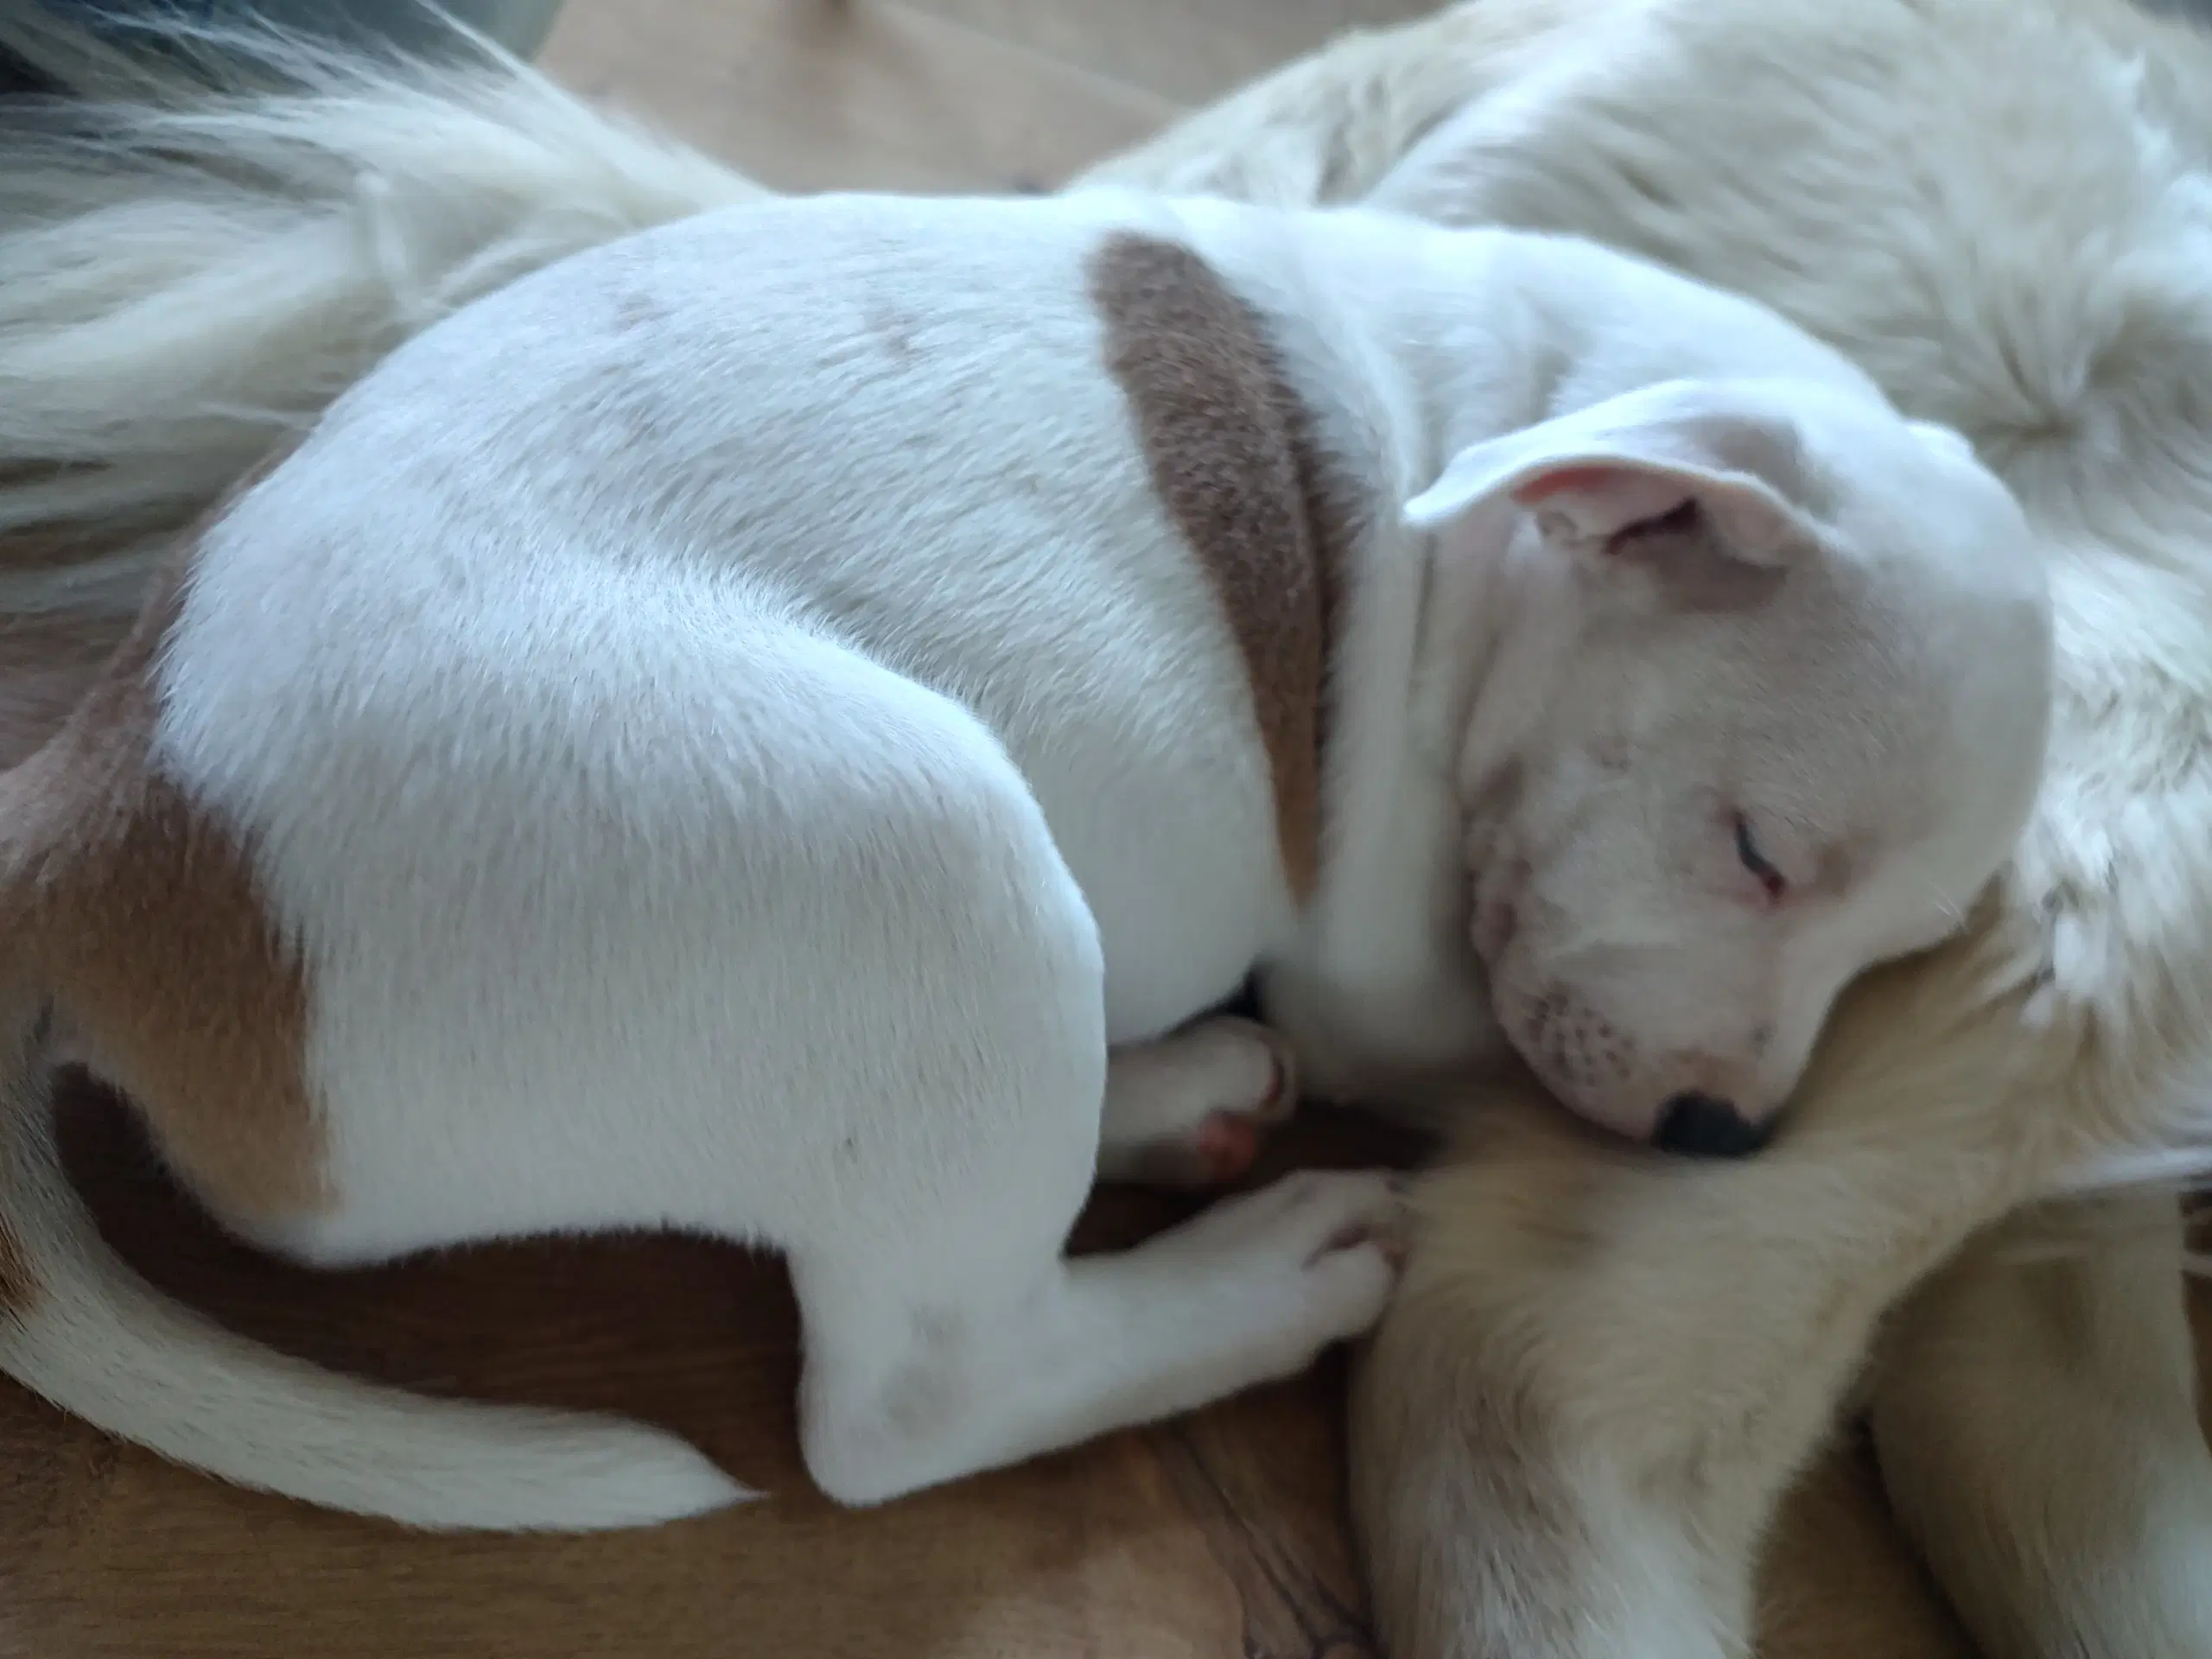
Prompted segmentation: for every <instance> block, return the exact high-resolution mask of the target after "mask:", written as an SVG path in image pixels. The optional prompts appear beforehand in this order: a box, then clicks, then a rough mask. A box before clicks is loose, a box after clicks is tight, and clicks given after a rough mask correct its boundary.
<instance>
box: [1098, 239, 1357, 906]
mask: <svg viewBox="0 0 2212 1659" xmlns="http://www.w3.org/2000/svg"><path fill="white" fill-rule="evenodd" d="M1090 283H1091V297H1092V299H1093V301H1094V302H1095V303H1096V305H1097V307H1098V308H1099V311H1100V312H1101V313H1102V314H1103V316H1104V318H1105V320H1106V365H1107V368H1108V369H1109V372H1111V373H1112V374H1113V376H1114V378H1115V379H1116V380H1117V381H1119V382H1120V383H1121V386H1122V391H1123V393H1124V394H1125V395H1126V396H1127V397H1128V400H1129V408H1130V412H1131V413H1132V414H1133V415H1134V416H1135V421H1136V429H1137V437H1138V441H1139V442H1141V444H1142V445H1143V448H1144V452H1145V460H1146V462H1147V466H1148V467H1150V469H1151V474H1152V483H1153V487H1154V490H1156V491H1157V492H1158V493H1159V495H1160V500H1161V501H1162V502H1163V503H1165V504H1166V508H1167V512H1168V516H1169V517H1170V518H1173V520H1174V521H1175V524H1176V527H1177V528H1178V529H1179V530H1180V531H1182V533H1183V537H1184V539H1185V541H1187V542H1188V543H1190V545H1191V550H1192V552H1194V553H1196V554H1197V555H1198V562H1199V563H1201V564H1202V565H1204V566H1205V570H1206V574H1207V575H1208V577H1209V578H1210V579H1211V581H1212V583H1213V586H1214V590H1215V592H1216V594H1217V595H1218V596H1219V599H1220V601H1221V606H1222V609H1223V611H1224V613H1225V614H1226V615H1227V617H1228V619H1229V626H1230V632H1231V633H1232V634H1233V635H1234V636H1235V638H1236V646H1237V650H1238V651H1239V652H1240V653H1241V654H1242V655H1243V658H1244V668H1245V672H1246V674H1247V676H1248V677H1249V679H1250V681H1251V685H1252V708H1253V713H1254V715H1255V717H1256V719H1257V720H1258V722H1259V728H1260V740H1261V742H1262V744H1263V745H1264V746H1265V747H1266V749H1267V753H1268V770H1269V772H1270V773H1271V775H1272V777H1273V779H1274V796H1275V834H1276V839H1277V842H1278V843H1279V845H1280V849H1281V858H1282V867H1283V874H1284V876H1285V877H1286V879H1287V880H1288V882H1289V884H1290V888H1291V891H1292V892H1293V893H1294V894H1296V895H1297V896H1298V897H1299V898H1300V899H1305V898H1306V897H1307V896H1308V895H1309V894H1311V893H1312V892H1313V883H1314V880H1315V877H1316V875H1317V874H1318V872H1319V865H1320V795H1321V741H1322V737H1323V731H1322V725H1323V721H1324V719H1325V707H1324V700H1325V696H1326V678H1327V674H1328V665H1329V661H1328V659H1329V649H1330V645H1331V643H1332V632H1331V630H1332V622H1333V620H1334V612H1335V608H1336V601H1337V594H1338V587H1339V584H1340V582H1341V579H1342V569H1341V564H1342V556H1343V550H1344V543H1345V541H1346V539H1347V538H1348V536H1349V531H1348V528H1347V515H1346V514H1345V512H1344V511H1343V497H1342V495H1341V494H1340V493H1332V491H1331V489H1330V488H1329V480H1328V479H1327V476H1326V468H1325V465H1324V464H1323V462H1322V461H1321V459H1320V457H1319V454H1318V453H1317V450H1316V448H1315V444H1314V442H1313V431H1312V427H1313V415H1312V412H1311V411H1310V410H1308V409H1307V408H1306V405H1305V404H1304V403H1303V402H1302V401H1301V400H1300V397H1299V396H1298V394H1297V392H1296V391H1294V390H1293V389H1292V387H1291V385H1289V383H1288V381H1287V379H1286V378H1285V377H1284V374H1283V371H1282V366H1281V360H1280V358H1279V355H1278V353H1277V352H1276V349H1275V346H1274V341H1273V340H1271V339H1270V338H1269V336H1268V330H1267V326H1266V324H1265V323H1264V321H1262V319H1261V317H1260V316H1259V315H1257V313H1255V311H1254V310H1253V308H1251V307H1250V306H1249V305H1248V304H1247V303H1246V302H1244V301H1243V300H1242V299H1241V298H1239V297H1238V296H1236V294H1235V293H1233V292H1232V291H1231V290H1230V288H1229V287H1228V285H1227V284H1226V283H1224V282H1223V281H1222V279H1221V277H1219V276H1218V275H1217V274H1216V273H1215V271H1214V270H1213V269H1212V268H1211V266H1209V265H1208V264H1206V263H1205V261H1204V260H1203V259H1201V258H1200V257H1198V255H1197V254H1195V253H1193V252H1192V251H1191V250H1190V249H1188V248H1186V247H1184V246H1182V245H1179V244H1178V243H1173V242H1165V241H1160V240H1159V239H1157V238H1151V237H1145V236H1138V235H1131V234H1124V235H1119V236H1116V237H1115V238H1112V239H1111V240H1109V242H1108V243H1107V244H1106V245H1105V246H1104V247H1103V248H1102V249H1101V250H1100V251H1099V252H1098V254H1097V255H1096V257H1095V258H1094V259H1093V261H1092V263H1091V269H1090Z"/></svg>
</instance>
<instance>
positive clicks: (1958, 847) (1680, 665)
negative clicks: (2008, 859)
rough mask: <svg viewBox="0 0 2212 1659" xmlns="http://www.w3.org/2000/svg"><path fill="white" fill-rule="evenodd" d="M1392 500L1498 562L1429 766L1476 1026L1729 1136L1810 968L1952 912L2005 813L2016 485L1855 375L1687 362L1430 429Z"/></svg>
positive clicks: (2038, 729) (1763, 1114)
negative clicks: (1446, 834)
mask: <svg viewBox="0 0 2212 1659" xmlns="http://www.w3.org/2000/svg"><path fill="white" fill-rule="evenodd" d="M1407 518H1408V522H1409V523H1410V524H1413V525H1414V526H1415V527H1416V528H1419V529H1423V530H1426V531H1430V532H1432V533H1433V534H1435V535H1436V536H1437V537H1439V538H1440V539H1439V556H1440V558H1441V559H1445V560H1453V559H1460V560H1475V561H1496V562H1497V563H1496V569H1495V573H1494V574H1495V577H1496V580H1495V581H1492V582H1484V584H1483V588H1484V590H1485V591H1487V592H1488V593H1489V594H1491V596H1492V597H1491V601H1490V602H1491V603H1497V604H1500V605H1503V607H1504V612H1503V615H1504V625H1503V626H1504V631H1503V638H1502V639H1501V640H1500V642H1499V644H1498V645H1497V648H1496V650H1495V652H1494V654H1493V655H1492V657H1491V666H1490V667H1489V669H1488V670H1487V671H1486V673H1485V677H1484V681H1483V683H1482V686H1481V689H1480V690H1479V692H1478V696H1477V697H1476V700H1475V704H1474V711H1475V712H1474V715H1473V718H1472V719H1471V722H1470V725H1469V728H1468V730H1467V732H1466V734H1465V739H1464V747H1463V750H1462V754H1461V787H1462V790H1463V793H1464V798H1465V806H1466V810H1467V812H1468V817H1469V825H1470V829H1469V837H1470V838H1469V846H1468V855H1469V862H1470V867H1471V871H1472V874H1473V878H1474V904H1473V912H1472V913H1473V922H1472V927H1473V930H1474V936H1475V947H1476V949H1477V950H1478V953H1479V954H1480V955H1481V957H1482V958H1483V960H1484V963H1485V965H1486V967H1487V969H1488V970H1489V973H1490V976H1491V983H1492V990H1493V993H1494V996H1495V1001H1496V1004H1497V1013H1498V1016H1499V1018H1500V1020H1501V1021H1502V1022H1503V1026H1504V1028H1505V1030H1506V1033H1507V1034H1508V1036H1509V1037H1510V1039H1511V1040H1512V1042H1513V1044H1514V1046H1516V1048H1517V1049H1518V1050H1519V1051H1520V1052H1521V1053H1522V1057H1523V1058H1525V1059H1526V1060H1527V1061H1528V1062H1529V1065H1531V1066H1532V1067H1533V1068H1534V1069H1535V1071H1536V1072H1537V1074H1538V1075H1539V1076H1540V1077H1541V1078H1542V1079H1543V1080H1544V1082H1545V1083H1546V1084H1548V1086H1549V1087H1550V1088H1551V1089H1552V1090H1554V1091H1555V1092H1556V1093H1557V1094H1559V1095H1560V1096H1561V1097H1562V1098H1563V1099H1564V1100H1565V1101H1566V1102H1567V1103H1568V1104H1569V1105H1570V1106H1572V1107H1573V1108H1574V1109H1577V1110H1579V1111H1580V1112H1581V1113H1583V1114H1584V1115H1586V1116H1589V1117H1591V1118H1593V1119H1595V1120H1597V1121H1599V1122H1602V1123H1605V1124H1606V1125H1609V1126H1610V1127H1611V1128H1616V1129H1618V1130H1620V1131H1622V1132H1624V1133H1625V1134H1628V1135H1634V1136H1637V1137H1638V1138H1645V1139H1651V1140H1656V1141H1658V1142H1659V1143H1660V1144H1662V1145H1664V1146H1669V1147H1674V1148H1675V1149H1677V1150H1681V1151H1686V1152H1701V1153H1713V1154H1726V1153H1733V1152H1742V1151H1748V1150H1751V1148H1752V1147H1755V1146H1756V1145H1757V1144H1758V1142H1759V1141H1760V1139H1761V1138H1762V1137H1763V1135H1764V1131H1765V1128H1767V1126H1768V1125H1769V1123H1770V1121H1771V1119H1772V1117H1773V1116H1774V1114H1775V1113H1776V1112H1777V1110H1778V1109H1780V1107H1781V1105H1782V1104H1783V1101H1784V1099H1785V1098H1786V1097H1787V1096H1789V1093H1790V1091H1791V1090H1792V1089H1793V1088H1794V1087H1795V1085H1796V1081H1797V1078H1798V1077H1799V1075H1800V1073H1801V1072H1802V1070H1803V1069H1804V1066H1805V1064H1806V1061H1807V1058H1808V1054H1809V1052H1810V1051H1811V1049H1812V1046H1813V1043H1814V1040H1815V1038H1816V1037H1817V1035H1818V1034H1819V1032H1820V1029H1821V1024H1822V1022H1823V1021H1824V1020H1825V1019H1826V1017H1827V1011H1828V1009H1829V1007H1830V1006H1831V1005H1832V1004H1833V1002H1834V1000H1835V998H1836V995H1837V994H1838V993H1839V992H1840V990H1841V989H1842V988H1843V987H1844V985H1845V984H1846V983H1847V982H1848V981H1849V980H1851V979H1852V978H1853V976H1856V975H1858V974H1859V973H1860V972H1861V971H1862V970H1864V969H1866V968H1868V967H1870V966H1872V964H1874V963H1878V962H1880V961H1883V960H1885V959H1887V958H1891V957H1897V956H1901V955H1904V954H1906V953H1908V952H1911V951H1914V950H1920V949H1922V948H1924V947H1926V946H1928V945H1930V944H1935V943H1936V942H1937V941H1938V940H1940V939H1942V938H1943V937H1945V936H1946V935H1947V934H1948V933H1950V932H1952V931H1955V930H1956V929H1957V928H1958V927H1959V926H1960V925H1961V923H1962V921H1963V919H1964V917H1965V914H1966V912H1967V907H1968V906H1969V904H1970V903H1971V902H1972V900H1973V899H1974V896H1975V894H1976V893H1977V892H1978V890H1979V889H1980V888H1981V887H1983V885H1984V884H1985V883H1986V881H1987V880H1989V878H1990V876H1991V875H1992V874H1993V873H1994V872H1995V870H1996V869H1997V868H1998V867H1999V864H2000V863H2001V862H2002V861H2004V859H2005V856H2006V855H2007V854H2008V851H2009V849H2010V848H2011V846H2012V842H2013V840H2014V838H2015V836H2016V835H2017V834H2018V831H2019V829H2020V828H2021V826H2022V824H2023V823H2024V820H2025V818H2026V816H2027V814H2028V812H2029V810H2030V808H2031V804H2032V801H2033V797H2034V794H2035V791H2036V787H2037V783H2038V781H2039V779H2040V777H2041V772H2042V766H2043V760H2044V742H2045V735H2046V728H2047V724H2048V720H2049V707H2050V677H2051V638H2050V632H2051V631H2050V603H2049V597H2048V594H2047V591H2046V588H2045V583H2044V572H2043V569H2042V564H2041V562H2040V559H2039V558H2038V556H2037V552H2036V550H2035V548H2034V545H2033V543H2032V541H2031V536H2030V533H2029V531H2028V527H2027V524H2026V523H2025V521H2024V518H2023V516H2022V514H2021V512H2020V509H2019V507H2018V505H2017V503H2016V502H2015V501H2014V499H2013V498H2012V495H2011V494H2010V493H2009V492H2008V491H2007V490H2006V489H2005V486H2003V485H2002V484H2001V483H2000V482H1999V480H1997V479H1996V478H1995V476H1994V475H1993V474H1991V473H1989V472H1988V471H1987V470H1986V469H1985V468H1984V467H1982V466H1981V465H1980V463H1979V462H1978V461H1976V460H1975V458H1974V453H1973V451H1972V448H1970V446H1968V445H1967V442H1965V441H1964V440H1963V439H1962V438H1961V437H1960V436H1958V435H1956V434H1955V433H1952V432H1950V431H1948V430H1947V429H1942V428H1937V427H1933V426H1929V425H1925V424H1923V423H1915V422H1908V421H1906V420H1904V419H1903V418H1902V417H1900V416H1898V415H1897V414H1896V413H1895V412H1894V411H1893V410H1891V409H1889V408H1888V407H1887V406H1885V404H1882V403H1880V402H1879V401H1878V399H1876V398H1874V397H1871V396H1869V395H1867V394H1866V393H1863V392H1859V391H1835V390H1832V389H1828V388H1825V387H1821V386H1819V385H1811V384H1800V383H1795V382H1763V381H1762V382H1725V383H1723V382H1709V383H1707V382H1700V383H1687V382H1685V383H1674V384H1669V385H1662V386H1656V387H1652V388H1648V389H1646V390H1643V391H1637V392H1635V393H1632V394H1630V395H1628V396H1624V397H1617V398H1613V399H1611V400H1609V401H1607V402H1605V403H1603V404H1598V405H1595V406H1593V407H1592V408H1589V409H1586V410H1580V411H1578V412H1576V413H1574V414H1572V415H1568V416H1562V417H1560V418H1559V419H1556V420H1553V421H1549V422H1547V423H1544V424H1542V425H1540V426H1537V427H1534V428H1531V429H1526V430H1523V431H1521V432H1517V433H1515V434H1512V435H1508V436H1506V437H1503V438H1501V439H1497V440H1495V441H1492V442H1486V443H1483V444H1479V445H1477V446H1475V447H1473V448H1469V449H1466V450H1464V451H1462V452H1461V453H1460V454H1458V455H1457V456H1455V457H1454V458H1453V459H1452V461H1451V462H1450V463H1449V465H1448V466H1447V467H1446V469H1445V471H1444V474H1443V475H1442V476H1441V477H1440V479H1439V480H1437V481H1436V483H1435V484H1434V485H1433V486H1432V487H1430V488H1429V489H1428V490H1427V491H1426V492H1424V493H1422V494H1421V495H1420V496H1419V497H1418V498H1417V499H1414V501H1413V502H1412V503H1411V504H1410V505H1408V509H1407Z"/></svg>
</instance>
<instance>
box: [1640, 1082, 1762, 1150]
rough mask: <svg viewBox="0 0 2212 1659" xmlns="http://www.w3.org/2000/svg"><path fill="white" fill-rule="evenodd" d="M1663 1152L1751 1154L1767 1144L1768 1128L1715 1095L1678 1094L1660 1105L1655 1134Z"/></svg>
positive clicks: (1654, 1140) (1656, 1143)
mask: <svg viewBox="0 0 2212 1659" xmlns="http://www.w3.org/2000/svg"><path fill="white" fill-rule="evenodd" d="M1651 1141H1652V1144H1653V1145H1654V1146H1656V1147H1658V1148H1659V1149H1660V1150H1661V1151H1662V1152H1678V1153H1680V1154H1681V1155H1682V1156H1683V1157H1685V1158H1748V1157H1750V1156H1751V1154H1753V1153H1755V1152H1757V1151H1758V1149H1759V1148H1760V1147H1763V1146H1764V1145H1766V1142H1767V1131H1766V1130H1765V1129H1764V1128H1759V1127H1758V1126H1757V1125H1756V1124H1753V1123H1751V1122H1748V1121H1747V1120H1746V1119H1745V1116H1744V1115H1743V1114H1742V1113H1741V1112H1739V1111H1738V1110H1737V1109H1735V1108H1734V1107H1733V1106H1732V1105H1730V1104H1729V1103H1727V1102H1726V1101H1725V1100H1716V1099H1714V1098H1713V1096H1711V1095H1697V1094H1690V1095H1676V1096H1675V1097H1674V1098H1673V1099H1672V1100H1670V1101H1669V1102H1668V1103H1666V1104H1665V1105H1664V1106H1662V1107H1661V1108H1660V1109H1659V1128H1658V1129H1657V1130H1656V1132H1655V1133H1654V1134H1653V1135H1652V1137H1651Z"/></svg>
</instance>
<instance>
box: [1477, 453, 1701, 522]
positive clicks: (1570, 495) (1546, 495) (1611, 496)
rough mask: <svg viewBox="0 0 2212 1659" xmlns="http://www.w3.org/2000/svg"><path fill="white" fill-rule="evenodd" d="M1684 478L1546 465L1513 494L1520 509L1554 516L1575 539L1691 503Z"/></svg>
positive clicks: (1600, 465)
mask: <svg viewBox="0 0 2212 1659" xmlns="http://www.w3.org/2000/svg"><path fill="white" fill-rule="evenodd" d="M1693 493H1694V492H1693V491H1692V490H1691V489H1690V487H1689V486H1688V484H1687V483H1686V482H1685V481H1684V480H1682V479H1681V478H1680V477H1678V476H1675V475H1673V474H1668V473H1664V472H1660V471H1656V470H1654V469H1652V468H1649V467H1609V466H1606V465H1605V464H1604V463H1603V462H1596V463H1586V464H1582V465H1569V466H1565V467H1548V468H1547V469H1546V470H1544V471H1543V472H1541V473H1538V474H1536V475H1535V477H1533V478H1531V479H1529V480H1527V481H1526V482H1525V483H1523V484H1522V485H1520V486H1518V487H1516V489H1515V490H1514V492H1513V499H1514V500H1515V502H1516V503H1517V504H1518V505H1521V506H1523V507H1528V508H1531V509H1535V508H1541V509H1542V510H1543V511H1544V512H1546V513H1548V514H1551V515H1555V516H1556V517H1557V518H1558V519H1559V520H1560V523H1561V524H1562V526H1563V527H1566V528H1568V529H1570V530H1571V531H1572V533H1573V534H1574V535H1577V536H1584V537H1608V536H1611V535H1613V534H1614V533H1616V532H1617V531H1621V530H1624V529H1625V528H1627V527H1628V526H1629V525H1630V524H1641V523H1643V521H1644V520H1645V519H1647V518H1661V517H1662V516H1664V515H1665V514H1667V513H1669V512H1673V511H1674V510H1675V508H1676V507H1679V506H1681V505H1682V503H1683V502H1685V501H1687V500H1688V499H1691V496H1692V494H1693Z"/></svg>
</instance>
